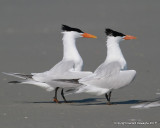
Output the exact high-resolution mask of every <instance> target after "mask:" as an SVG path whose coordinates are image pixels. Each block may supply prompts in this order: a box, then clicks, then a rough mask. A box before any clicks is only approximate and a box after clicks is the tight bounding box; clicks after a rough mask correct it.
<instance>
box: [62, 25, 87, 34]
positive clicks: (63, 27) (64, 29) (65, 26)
mask: <svg viewBox="0 0 160 128" xmlns="http://www.w3.org/2000/svg"><path fill="white" fill-rule="evenodd" d="M62 30H63V31H75V32H79V33H84V32H83V31H81V30H80V29H78V28H71V27H69V26H67V25H62Z"/></svg>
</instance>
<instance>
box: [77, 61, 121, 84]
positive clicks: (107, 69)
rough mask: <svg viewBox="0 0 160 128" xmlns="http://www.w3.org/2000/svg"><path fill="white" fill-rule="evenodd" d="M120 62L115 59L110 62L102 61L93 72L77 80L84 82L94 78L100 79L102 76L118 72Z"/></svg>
mask: <svg viewBox="0 0 160 128" xmlns="http://www.w3.org/2000/svg"><path fill="white" fill-rule="evenodd" d="M120 70H121V64H120V63H119V62H117V61H115V62H111V63H102V64H101V65H100V66H99V67H98V68H97V69H96V70H95V72H94V74H92V75H89V76H87V77H84V78H82V79H80V80H79V82H80V83H81V82H85V81H90V80H95V79H102V78H104V77H109V76H112V75H114V74H116V73H117V72H120Z"/></svg>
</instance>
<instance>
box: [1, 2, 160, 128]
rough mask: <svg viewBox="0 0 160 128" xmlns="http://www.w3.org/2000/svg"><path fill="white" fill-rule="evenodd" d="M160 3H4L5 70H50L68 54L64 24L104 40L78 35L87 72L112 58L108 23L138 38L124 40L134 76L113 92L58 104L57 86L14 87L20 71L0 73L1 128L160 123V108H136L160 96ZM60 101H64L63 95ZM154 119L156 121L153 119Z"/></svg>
mask: <svg viewBox="0 0 160 128" xmlns="http://www.w3.org/2000/svg"><path fill="white" fill-rule="evenodd" d="M159 4H160V2H159V1H145V0H141V1H139V0H134V1H131V0H128V1H125V0H121V1H115V0H112V1H108V0H101V1H96V0H94V1H91V0H90V1H84V0H81V1H73V0H68V1H49V0H46V1H42V0H35V1H34V2H33V1H30V0H29V1H28V0H23V1H22V0H15V1H12V0H7V1H6V0H1V1H0V10H1V11H0V17H1V19H0V46H1V47H0V59H1V66H0V72H4V71H5V72H21V73H31V72H43V71H46V70H48V69H50V68H51V67H53V65H55V64H56V63H57V62H58V61H60V60H61V59H62V55H63V51H62V50H63V48H62V34H61V24H66V25H70V26H73V27H78V28H80V29H82V30H83V31H85V32H88V33H90V34H94V35H96V36H97V37H98V39H77V48H78V50H79V52H80V54H81V56H82V58H83V61H84V70H88V71H94V70H95V69H96V68H97V66H98V65H99V64H101V63H102V62H103V61H104V59H105V57H106V43H105V40H106V39H105V34H104V29H105V28H112V29H114V30H117V31H120V32H122V33H124V34H129V35H133V36H136V37H137V40H132V41H125V42H122V43H121V49H122V52H123V54H124V56H125V58H126V60H127V63H128V68H129V69H134V70H136V71H137V76H136V79H135V81H134V82H133V83H132V84H131V85H130V86H128V87H126V88H123V89H120V90H116V91H114V92H113V94H112V99H111V100H112V102H113V105H106V99H105V98H104V96H100V97H96V96H92V95H88V94H79V95H70V96H68V97H66V98H67V99H68V100H70V101H72V103H69V104H65V103H63V102H62V103H61V104H55V103H53V102H52V97H53V94H54V92H46V91H45V90H43V89H41V88H38V87H36V86H33V85H11V84H8V83H7V82H8V81H9V80H14V78H13V77H9V76H5V75H3V74H0V78H1V80H0V127H1V128H22V127H23V128H106V127H108V128H114V127H117V126H118V127H128V126H129V127H134V128H137V127H141V128H142V127H145V128H147V127H148V128H150V127H154V128H156V127H157V128H158V127H159V125H160V124H159V123H160V122H159V121H160V115H159V110H160V107H154V108H149V109H135V108H131V106H133V105H137V104H138V103H146V102H147V101H150V100H152V101H156V100H157V98H159V97H160V95H159V93H160V80H159V76H160V70H159V65H160V59H159V58H160V57H159V55H160V50H159V48H160V41H159V35H160V25H159V23H160V17H159V13H160V8H159ZM59 99H60V101H63V100H62V99H61V97H60V95H59ZM149 123H150V124H149Z"/></svg>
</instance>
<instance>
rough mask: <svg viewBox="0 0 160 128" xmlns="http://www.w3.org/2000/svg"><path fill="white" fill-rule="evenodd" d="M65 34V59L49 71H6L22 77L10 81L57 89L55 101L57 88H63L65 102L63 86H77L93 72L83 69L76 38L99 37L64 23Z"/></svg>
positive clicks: (56, 100) (49, 89)
mask: <svg viewBox="0 0 160 128" xmlns="http://www.w3.org/2000/svg"><path fill="white" fill-rule="evenodd" d="M62 30H63V32H62V34H63V39H62V40H63V59H62V60H61V61H60V62H59V63H58V64H56V65H55V66H54V67H53V68H51V69H50V70H49V71H45V72H42V73H31V74H30V75H26V74H21V73H5V72H3V73H4V74H6V75H10V76H14V77H18V78H21V79H23V80H20V81H10V82H9V83H19V84H32V85H36V86H39V87H42V88H44V89H46V90H47V91H53V90H55V96H54V99H53V101H55V102H57V103H58V99H57V90H58V89H59V88H62V91H61V95H62V98H63V99H64V101H65V102H67V101H66V99H65V97H64V94H63V88H66V87H76V86H77V84H76V81H78V79H80V78H83V77H85V76H88V75H90V74H92V72H87V71H81V70H82V66H83V60H82V58H81V56H80V54H79V53H78V51H77V48H76V38H80V37H84V38H97V37H96V36H94V35H91V34H88V33H84V32H83V31H81V30H80V29H78V28H72V27H69V26H67V25H62Z"/></svg>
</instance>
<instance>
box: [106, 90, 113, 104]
mask: <svg viewBox="0 0 160 128" xmlns="http://www.w3.org/2000/svg"><path fill="white" fill-rule="evenodd" d="M111 93H112V92H111V91H110V92H109V94H107V93H106V94H105V96H106V99H107V101H108V103H107V104H108V105H111V102H110V100H111Z"/></svg>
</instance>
